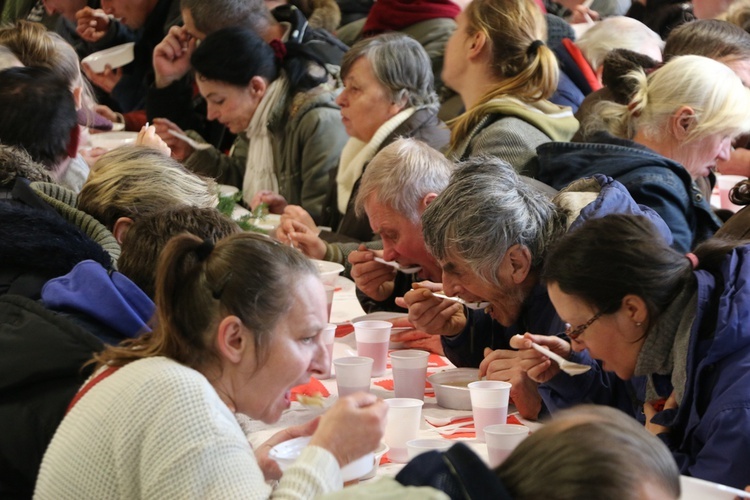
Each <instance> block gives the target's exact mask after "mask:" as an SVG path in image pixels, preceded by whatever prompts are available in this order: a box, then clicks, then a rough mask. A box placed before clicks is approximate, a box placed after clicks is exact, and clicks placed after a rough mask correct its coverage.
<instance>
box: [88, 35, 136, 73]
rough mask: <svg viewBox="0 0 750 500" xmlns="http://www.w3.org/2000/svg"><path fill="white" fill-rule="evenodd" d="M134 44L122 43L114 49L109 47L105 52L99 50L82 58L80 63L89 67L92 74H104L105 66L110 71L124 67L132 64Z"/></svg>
mask: <svg viewBox="0 0 750 500" xmlns="http://www.w3.org/2000/svg"><path fill="white" fill-rule="evenodd" d="M134 47H135V42H128V43H123V44H122V45H117V46H115V47H110V48H108V49H106V50H100V51H99V52H94V53H93V54H91V55H89V56H86V57H84V58H83V59H82V60H81V62H82V63H86V64H88V65H89V67H90V68H91V70H92V71H93V72H94V73H104V68H105V67H106V66H107V64H109V65H110V67H111V68H112V69H115V68H119V67H120V66H125V65H126V64H129V63H131V62H133V59H134V58H135V56H134Z"/></svg>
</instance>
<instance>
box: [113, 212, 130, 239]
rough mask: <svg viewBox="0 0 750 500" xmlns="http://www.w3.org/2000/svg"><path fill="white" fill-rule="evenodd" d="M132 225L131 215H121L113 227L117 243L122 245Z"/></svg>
mask: <svg viewBox="0 0 750 500" xmlns="http://www.w3.org/2000/svg"><path fill="white" fill-rule="evenodd" d="M132 225H133V219H131V218H130V217H120V218H119V219H117V220H116V221H115V225H114V226H113V227H112V235H113V236H114V237H115V239H116V240H117V243H119V244H120V245H122V242H123V241H125V235H126V234H127V233H128V230H129V229H130V227H131V226H132Z"/></svg>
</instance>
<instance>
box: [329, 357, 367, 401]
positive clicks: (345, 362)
mask: <svg viewBox="0 0 750 500" xmlns="http://www.w3.org/2000/svg"><path fill="white" fill-rule="evenodd" d="M333 366H334V367H335V368H336V387H337V389H338V393H339V397H340V398H341V397H344V396H348V395H349V394H354V393H355V392H370V373H371V372H372V358H364V357H361V356H350V357H346V358H338V359H335V360H333Z"/></svg>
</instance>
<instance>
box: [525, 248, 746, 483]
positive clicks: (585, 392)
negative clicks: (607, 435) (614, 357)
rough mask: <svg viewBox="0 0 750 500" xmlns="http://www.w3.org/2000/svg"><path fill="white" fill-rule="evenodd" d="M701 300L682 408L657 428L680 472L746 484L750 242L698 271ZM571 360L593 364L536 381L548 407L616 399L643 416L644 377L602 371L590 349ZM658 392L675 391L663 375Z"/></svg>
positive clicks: (612, 402)
mask: <svg viewBox="0 0 750 500" xmlns="http://www.w3.org/2000/svg"><path fill="white" fill-rule="evenodd" d="M694 275H695V279H696V286H697V288H696V289H697V295H698V301H697V305H696V310H695V320H694V322H693V327H692V330H691V332H690V342H689V346H688V352H687V382H686V386H685V393H684V395H683V397H682V403H681V404H680V406H679V407H678V408H677V410H676V411H675V410H672V411H669V410H665V411H662V412H661V413H659V414H657V416H656V417H654V419H653V421H654V422H656V421H657V419H658V420H659V423H661V424H662V425H667V426H669V427H670V428H671V432H670V434H669V436H668V437H667V436H664V435H660V437H662V438H663V439H664V440H665V441H666V442H667V445H668V446H669V448H670V449H671V451H672V454H673V456H674V457H675V460H676V461H677V465H678V466H679V468H680V472H681V473H682V474H686V475H689V476H694V477H698V478H701V479H706V480H709V481H714V482H717V483H721V484H726V485H729V486H733V487H735V488H744V487H745V486H746V485H748V484H750V460H748V455H747V453H748V451H747V450H748V449H750V329H748V325H750V317H748V314H749V313H748V308H747V304H749V303H750V279H749V278H750V246H744V247H739V248H737V249H735V250H734V251H733V252H732V253H730V254H729V255H728V256H727V257H726V258H725V260H724V262H723V264H722V266H721V270H720V272H719V273H718V274H717V275H713V274H711V273H710V272H708V271H705V270H698V271H696V272H695V273H694ZM570 359H571V360H572V361H576V362H584V363H588V364H594V365H595V369H593V370H590V371H589V372H587V373H585V374H583V375H579V376H577V377H575V378H572V377H568V376H566V375H562V376H561V375H558V376H556V377H554V378H553V379H552V380H550V381H548V382H547V383H545V384H542V385H540V386H539V392H540V393H541V394H542V399H543V400H544V402H545V404H546V405H547V407H548V408H550V409H556V408H563V407H567V406H572V405H574V404H579V403H582V402H590V403H597V404H606V405H610V406H615V407H617V408H620V409H621V410H623V411H625V412H626V413H630V414H632V415H634V416H636V417H637V418H639V419H641V420H643V415H642V404H643V401H644V399H645V386H646V377H636V378H633V379H631V380H629V381H623V380H620V379H619V378H617V376H616V375H615V374H614V373H606V372H602V371H601V370H600V369H599V365H598V363H595V362H594V361H592V360H591V358H590V357H589V356H588V353H587V352H586V351H584V352H581V353H573V355H572V356H571V358H570ZM661 384H662V387H660V389H659V393H660V395H662V396H663V397H666V396H668V395H669V394H670V393H671V391H672V386H671V383H669V378H668V377H666V380H665V377H662V378H661Z"/></svg>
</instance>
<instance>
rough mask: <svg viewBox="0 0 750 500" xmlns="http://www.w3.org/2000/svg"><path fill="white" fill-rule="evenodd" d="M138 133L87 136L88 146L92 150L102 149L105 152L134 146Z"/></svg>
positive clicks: (109, 133) (104, 133) (106, 133)
mask: <svg viewBox="0 0 750 500" xmlns="http://www.w3.org/2000/svg"><path fill="white" fill-rule="evenodd" d="M137 137H138V132H101V133H98V134H91V135H89V144H91V147H92V148H104V149H107V150H111V149H115V148H119V147H120V146H127V145H129V144H135V140H136V138H137Z"/></svg>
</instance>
